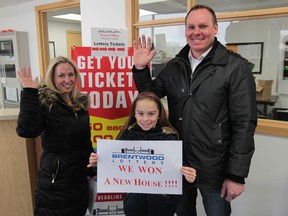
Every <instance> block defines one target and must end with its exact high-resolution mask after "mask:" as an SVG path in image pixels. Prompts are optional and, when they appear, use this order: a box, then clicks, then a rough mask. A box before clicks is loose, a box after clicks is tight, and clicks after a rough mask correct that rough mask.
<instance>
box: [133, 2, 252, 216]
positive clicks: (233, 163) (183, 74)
mask: <svg viewBox="0 0 288 216" xmlns="http://www.w3.org/2000/svg"><path fill="white" fill-rule="evenodd" d="M217 32H218V24H217V19H216V15H215V12H214V11H213V10H212V9H211V8H209V7H208V6H206V5H195V6H194V7H193V8H191V10H190V11H189V12H188V13H187V15H186V18H185V36H186V40H187V45H186V46H185V47H183V49H182V50H181V51H180V52H179V53H178V54H177V55H176V57H175V58H174V59H172V60H170V61H169V62H168V63H167V64H166V66H165V68H164V69H163V70H162V71H161V72H160V73H159V75H158V76H157V77H156V78H155V79H154V80H153V81H152V79H151V76H150V73H149V68H148V67H147V65H148V63H149V62H150V61H151V59H152V58H153V56H154V54H155V52H156V50H151V39H150V38H148V39H147V41H146V37H145V36H144V35H142V37H139V38H138V40H136V41H134V67H133V76H134V80H135V83H136V86H137V89H138V91H139V92H143V91H152V92H154V93H156V94H157V95H158V96H159V97H161V98H162V97H164V96H167V100H168V108H169V120H170V121H171V123H172V124H173V126H174V127H175V128H176V129H177V130H178V131H179V134H180V137H181V139H182V140H183V163H184V165H186V166H190V167H193V168H195V169H196V170H197V179H196V183H194V184H190V183H188V182H186V181H185V180H184V188H183V196H181V198H180V199H179V204H178V210H177V216H184V215H185V216H186V215H187V216H188V215H189V216H192V215H197V213H196V197H197V188H198V189H199V191H200V193H201V195H202V197H203V204H204V208H205V211H206V214H207V215H208V216H220V215H221V216H227V215H230V214H231V205H230V202H231V201H232V200H233V199H235V198H236V197H238V196H239V195H240V194H241V193H243V192H244V184H245V178H246V177H247V176H248V172H249V167H250V163H251V158H252V155H253V153H254V132H255V128H256V124H257V108H256V95H255V94H256V90H255V82H254V78H253V74H252V72H251V70H250V69H249V63H248V61H247V60H246V59H244V58H242V57H241V56H240V55H238V54H235V53H233V52H231V51H227V50H226V48H225V47H224V46H223V45H222V44H221V43H220V42H218V41H217V38H216V37H215V35H216V34H217Z"/></svg>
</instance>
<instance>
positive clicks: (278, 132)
mask: <svg viewBox="0 0 288 216" xmlns="http://www.w3.org/2000/svg"><path fill="white" fill-rule="evenodd" d="M256 133H259V134H267V135H272V136H283V137H288V122H287V121H276V120H270V119H258V125H257V128H256Z"/></svg>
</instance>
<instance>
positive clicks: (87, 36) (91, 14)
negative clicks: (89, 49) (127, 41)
mask: <svg viewBox="0 0 288 216" xmlns="http://www.w3.org/2000/svg"><path fill="white" fill-rule="evenodd" d="M80 8H81V17H82V22H81V27H82V44H83V46H91V28H93V27H94V28H95V27H100V28H125V27H126V26H125V25H126V23H125V22H126V20H125V19H126V18H125V13H126V11H125V0H117V1H115V0H105V1H103V0H80Z"/></svg>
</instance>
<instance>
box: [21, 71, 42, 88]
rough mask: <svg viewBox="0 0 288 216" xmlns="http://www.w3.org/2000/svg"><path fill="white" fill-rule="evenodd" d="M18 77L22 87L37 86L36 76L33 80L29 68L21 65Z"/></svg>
mask: <svg viewBox="0 0 288 216" xmlns="http://www.w3.org/2000/svg"><path fill="white" fill-rule="evenodd" d="M18 78H19V81H20V83H21V85H22V87H23V88H38V85H39V83H38V77H36V78H35V79H34V80H33V78H32V74H31V69H30V68H28V69H26V68H25V67H21V68H20V70H19V71H18Z"/></svg>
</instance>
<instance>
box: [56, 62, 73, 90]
mask: <svg viewBox="0 0 288 216" xmlns="http://www.w3.org/2000/svg"><path fill="white" fill-rule="evenodd" d="M75 81H76V77H75V72H74V68H73V67H72V65H71V64H69V63H61V64H59V65H57V66H56V68H55V73H54V84H55V86H56V88H57V89H58V90H59V91H60V92H61V93H67V94H70V92H71V91H72V89H73V87H74V85H75Z"/></svg>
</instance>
